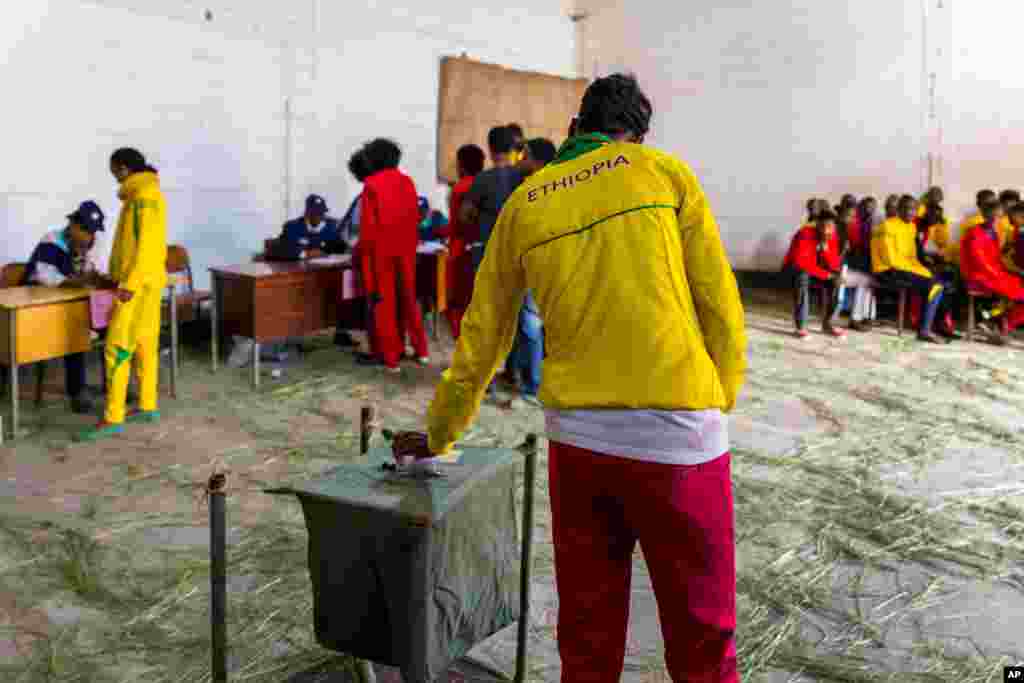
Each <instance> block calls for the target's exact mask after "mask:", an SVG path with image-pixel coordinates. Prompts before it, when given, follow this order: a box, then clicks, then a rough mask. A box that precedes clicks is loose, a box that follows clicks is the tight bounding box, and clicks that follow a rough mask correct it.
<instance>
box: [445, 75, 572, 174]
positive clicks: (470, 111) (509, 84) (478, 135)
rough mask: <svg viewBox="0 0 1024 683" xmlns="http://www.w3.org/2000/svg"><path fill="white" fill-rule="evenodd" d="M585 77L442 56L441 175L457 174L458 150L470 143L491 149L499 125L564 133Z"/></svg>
mask: <svg viewBox="0 0 1024 683" xmlns="http://www.w3.org/2000/svg"><path fill="white" fill-rule="evenodd" d="M586 87H587V80H586V79H583V78H565V77H562V76H553V75H550V74H544V73H537V72H532V71H519V70H516V69H509V68H506V67H503V66H498V65H495V64H486V63H484V62H478V61H474V60H471V59H467V58H465V57H445V58H443V59H442V60H441V78H440V92H439V97H438V127H437V176H438V179H439V180H440V182H442V183H445V184H450V183H454V182H455V181H456V180H458V174H457V172H456V168H455V154H456V152H457V151H458V149H459V147H461V146H462V145H467V144H475V145H479V146H480V148H481V149H483V150H486V149H487V133H488V131H490V129H491V128H493V127H495V126H504V125H508V124H510V123H518V124H519V125H521V126H522V127H523V130H524V131H525V133H526V137H527V138H537V137H543V138H548V139H550V140H551V141H552V142H554V143H555V144H556V145H558V144H559V143H561V142H562V140H564V139H565V135H566V132H567V131H568V129H569V121H570V120H572V118H573V117H574V116H575V115H576V113H577V112H578V111H579V105H580V100H581V99H582V98H583V92H584V91H585V90H586Z"/></svg>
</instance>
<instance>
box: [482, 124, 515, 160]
mask: <svg viewBox="0 0 1024 683" xmlns="http://www.w3.org/2000/svg"><path fill="white" fill-rule="evenodd" d="M515 146H516V136H515V134H514V133H513V132H512V131H511V130H509V127H508V126H495V127H494V128H491V130H490V132H488V133H487V147H489V148H490V150H491V154H508V153H509V152H511V151H512V150H513V149H514V148H515Z"/></svg>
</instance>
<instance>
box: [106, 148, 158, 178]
mask: <svg viewBox="0 0 1024 683" xmlns="http://www.w3.org/2000/svg"><path fill="white" fill-rule="evenodd" d="M110 163H111V164H112V165H115V166H124V167H125V168H127V169H128V170H129V171H130V172H131V173H143V172H148V173H156V172H157V170H156V169H155V168H154V167H152V166H150V165H149V163H148V162H147V161H146V157H144V156H143V155H142V152H140V151H139V150H137V149H135V148H134V147H121V148H120V149H118V150H116V151H115V152H114V153H113V154H111V155H110Z"/></svg>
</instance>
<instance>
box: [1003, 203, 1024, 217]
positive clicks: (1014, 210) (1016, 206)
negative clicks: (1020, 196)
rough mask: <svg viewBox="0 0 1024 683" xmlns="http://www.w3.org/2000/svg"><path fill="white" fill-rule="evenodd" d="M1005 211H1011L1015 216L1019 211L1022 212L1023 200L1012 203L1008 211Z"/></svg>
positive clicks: (1009, 212)
mask: <svg viewBox="0 0 1024 683" xmlns="http://www.w3.org/2000/svg"><path fill="white" fill-rule="evenodd" d="M1006 213H1007V214H1011V213H1012V214H1013V215H1015V216H1016V215H1017V214H1021V213H1024V202H1017V203H1016V204H1014V205H1013V206H1011V207H1010V210H1009V211H1007V212H1006Z"/></svg>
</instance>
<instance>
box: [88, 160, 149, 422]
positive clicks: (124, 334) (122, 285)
mask: <svg viewBox="0 0 1024 683" xmlns="http://www.w3.org/2000/svg"><path fill="white" fill-rule="evenodd" d="M110 172H111V173H112V174H113V175H114V177H115V178H116V179H117V181H118V182H119V183H120V185H121V189H120V191H119V192H118V197H119V198H120V199H121V202H122V205H121V215H120V218H119V219H118V223H117V233H116V234H115V236H114V245H113V249H112V251H111V254H110V279H111V280H112V282H113V283H114V286H115V287H116V295H115V296H116V302H115V306H114V311H113V314H112V315H111V319H110V326H109V328H108V329H107V345H106V351H105V356H106V371H107V407H106V411H105V413H104V415H103V419H102V420H101V421H100V423H99V424H98V425H96V427H95V428H93V429H91V430H89V431H88V432H85V433H84V434H82V435H81V437H80V440H83V441H94V440H96V439H100V438H103V437H106V436H112V435H114V434H119V433H120V432H121V431H122V430H123V425H124V422H125V421H126V420H128V421H130V422H155V421H156V420H158V419H159V418H160V414H159V412H157V384H158V380H159V376H160V353H159V345H160V309H161V305H162V301H161V299H162V296H163V289H164V287H166V286H167V203H166V201H165V200H164V196H163V193H162V192H161V191H160V180H159V178H158V176H157V171H156V169H155V168H153V167H152V166H150V165H149V164H148V163H146V159H145V157H143V155H142V154H141V153H140V152H139V151H138V150H134V149H127V148H126V149H119V150H117V151H116V152H114V154H113V156H112V157H111V159H110ZM133 365H134V367H135V370H136V372H137V373H138V377H139V408H138V410H136V411H133V412H132V413H131V414H128V415H126V414H125V402H126V397H127V392H128V381H129V379H130V376H131V368H132V366H133Z"/></svg>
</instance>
